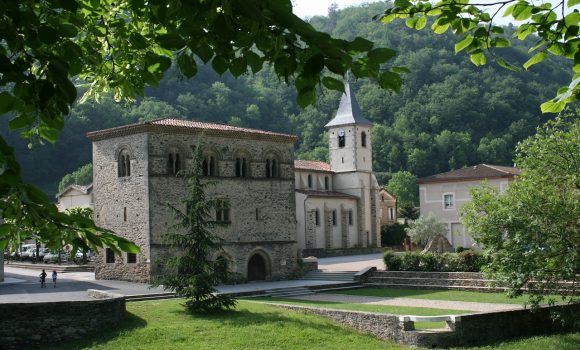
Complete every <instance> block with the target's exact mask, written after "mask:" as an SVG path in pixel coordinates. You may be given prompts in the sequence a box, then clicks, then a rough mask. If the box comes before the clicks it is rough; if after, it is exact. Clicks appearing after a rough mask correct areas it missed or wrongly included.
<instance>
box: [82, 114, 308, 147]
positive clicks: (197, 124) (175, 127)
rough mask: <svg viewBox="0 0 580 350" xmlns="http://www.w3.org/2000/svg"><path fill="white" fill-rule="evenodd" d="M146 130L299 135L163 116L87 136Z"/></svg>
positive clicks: (290, 138) (281, 138) (277, 137)
mask: <svg viewBox="0 0 580 350" xmlns="http://www.w3.org/2000/svg"><path fill="white" fill-rule="evenodd" d="M145 131H162V132H163V131H167V132H183V133H188V132H200V131H204V132H206V133H207V134H211V135H218V136H225V137H236V138H251V139H259V140H267V141H276V142H296V140H297V139H298V137H296V136H294V135H289V134H282V133H278V132H273V131H266V130H259V129H250V128H240V127H237V126H231V125H227V124H218V123H208V122H202V121H195V120H186V119H175V118H163V119H156V120H151V121H147V122H142V123H135V124H128V125H123V126H118V127H115V128H110V129H104V130H98V131H92V132H89V133H87V138H88V139H89V140H92V141H97V140H103V139H107V138H111V137H118V136H125V135H131V134H137V133H141V132H145Z"/></svg>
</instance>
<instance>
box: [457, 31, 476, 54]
mask: <svg viewBox="0 0 580 350" xmlns="http://www.w3.org/2000/svg"><path fill="white" fill-rule="evenodd" d="M472 42H473V36H471V34H466V35H465V36H464V37H463V39H461V40H459V41H458V42H457V43H456V44H455V53H459V52H460V51H461V50H463V49H465V48H466V47H468V46H469V45H471V43H472Z"/></svg>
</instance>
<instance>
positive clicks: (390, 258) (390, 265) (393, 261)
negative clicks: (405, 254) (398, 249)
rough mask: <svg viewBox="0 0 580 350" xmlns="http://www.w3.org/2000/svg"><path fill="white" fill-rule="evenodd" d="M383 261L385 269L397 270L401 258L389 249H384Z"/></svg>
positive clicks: (399, 266)
mask: <svg viewBox="0 0 580 350" xmlns="http://www.w3.org/2000/svg"><path fill="white" fill-rule="evenodd" d="M383 261H384V262H385V269H386V270H387V271H399V270H400V268H401V258H400V257H399V256H397V255H395V253H393V252H392V251H390V250H387V251H385V254H384V255H383Z"/></svg>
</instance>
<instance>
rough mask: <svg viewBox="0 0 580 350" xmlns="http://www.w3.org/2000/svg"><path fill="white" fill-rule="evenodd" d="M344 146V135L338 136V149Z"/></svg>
mask: <svg viewBox="0 0 580 350" xmlns="http://www.w3.org/2000/svg"><path fill="white" fill-rule="evenodd" d="M345 144H346V141H345V139H344V135H342V136H338V147H340V148H343V147H344V146H345Z"/></svg>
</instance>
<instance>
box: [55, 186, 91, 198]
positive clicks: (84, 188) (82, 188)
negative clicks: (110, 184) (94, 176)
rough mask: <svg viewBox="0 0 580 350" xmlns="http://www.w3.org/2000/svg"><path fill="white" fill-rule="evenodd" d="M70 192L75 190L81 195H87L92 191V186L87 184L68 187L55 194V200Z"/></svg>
mask: <svg viewBox="0 0 580 350" xmlns="http://www.w3.org/2000/svg"><path fill="white" fill-rule="evenodd" d="M70 190H77V191H79V192H80V193H82V194H89V193H90V192H91V191H92V190H93V184H89V185H86V186H81V185H74V184H73V185H69V186H67V187H66V188H65V189H64V190H62V191H61V192H59V193H57V194H56V198H60V197H61V196H62V195H63V194H65V193H67V192H68V191H70Z"/></svg>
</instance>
